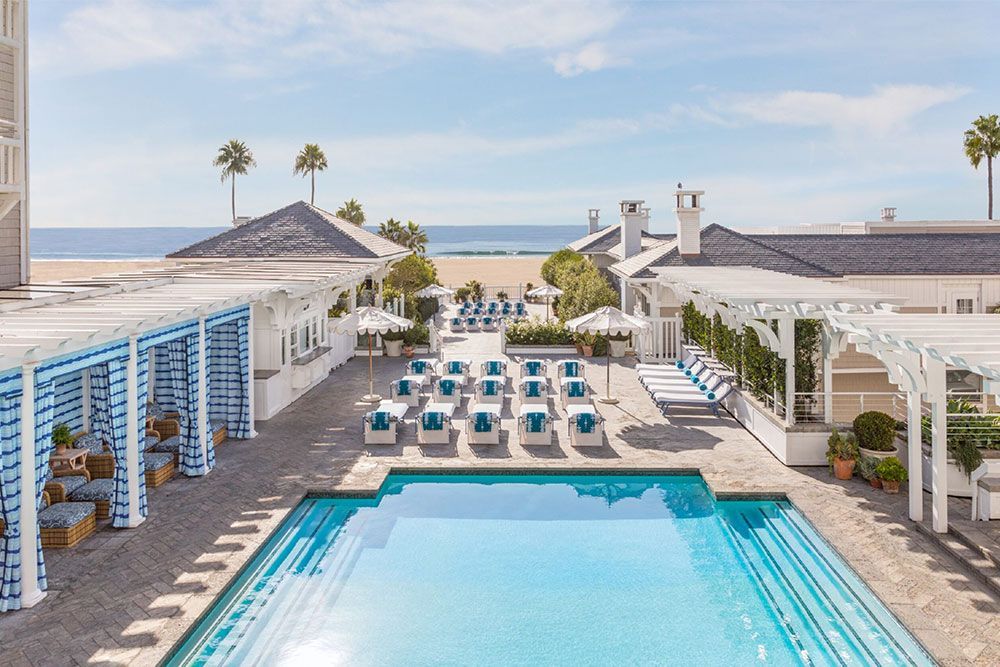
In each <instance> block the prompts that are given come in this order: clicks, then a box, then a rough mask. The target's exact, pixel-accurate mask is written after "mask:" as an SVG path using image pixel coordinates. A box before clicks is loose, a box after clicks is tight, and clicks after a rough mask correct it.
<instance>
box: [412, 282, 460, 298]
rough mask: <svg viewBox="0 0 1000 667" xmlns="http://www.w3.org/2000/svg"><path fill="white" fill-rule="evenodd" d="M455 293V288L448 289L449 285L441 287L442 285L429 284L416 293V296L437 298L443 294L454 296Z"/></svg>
mask: <svg viewBox="0 0 1000 667" xmlns="http://www.w3.org/2000/svg"><path fill="white" fill-rule="evenodd" d="M454 293H455V290H453V289H448V288H447V287H441V286H440V285H428V286H427V287H425V288H423V289H422V290H420V291H418V292H417V293H416V296H419V297H421V298H423V299H437V298H440V297H442V296H452V295H453V294H454Z"/></svg>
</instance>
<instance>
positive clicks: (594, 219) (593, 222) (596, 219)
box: [587, 208, 601, 234]
mask: <svg viewBox="0 0 1000 667" xmlns="http://www.w3.org/2000/svg"><path fill="white" fill-rule="evenodd" d="M587 217H588V220H589V221H590V231H589V232H588V233H590V234H593V233H594V232H596V231H597V230H598V229H599V228H600V226H601V209H599V208H592V209H590V211H589V213H588V216H587Z"/></svg>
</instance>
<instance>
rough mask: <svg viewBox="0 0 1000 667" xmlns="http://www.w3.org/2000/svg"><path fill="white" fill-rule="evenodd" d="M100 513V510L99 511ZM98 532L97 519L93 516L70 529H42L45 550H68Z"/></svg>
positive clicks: (90, 515) (88, 516)
mask: <svg viewBox="0 0 1000 667" xmlns="http://www.w3.org/2000/svg"><path fill="white" fill-rule="evenodd" d="M98 511H99V510H98ZM95 530H97V519H96V518H95V517H94V515H93V514H89V515H87V518H86V519H84V520H83V521H81V522H80V523H78V524H76V525H75V526H70V527H69V528H40V529H39V532H40V533H41V535H42V548H43V549H66V548H68V547H72V546H75V545H76V544H77V543H78V542H79V541H80V540H82V539H83V538H85V537H87V536H88V535H90V534H91V533H93V532H94V531H95Z"/></svg>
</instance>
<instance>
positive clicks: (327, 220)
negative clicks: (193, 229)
mask: <svg viewBox="0 0 1000 667" xmlns="http://www.w3.org/2000/svg"><path fill="white" fill-rule="evenodd" d="M408 252H409V250H407V249H406V248H404V247H403V246H401V245H398V244H396V243H393V242H392V241H389V240H388V239H384V238H382V237H381V236H378V235H377V234H372V233H371V232H369V231H368V230H366V229H362V228H361V227H358V226H357V225H354V224H352V223H350V222H348V221H346V220H342V219H341V218H338V217H337V216H335V215H334V214H332V213H330V212H328V211H324V210H323V209H321V208H317V207H315V206H312V205H310V204H307V203H305V202H304V201H297V202H295V203H294V204H290V205H288V206H286V207H284V208H281V209H278V210H277V211H274V212H273V213H268V214H267V215H263V216H261V217H259V218H254V219H253V220H251V221H250V222H247V223H244V224H242V225H240V226H239V227H234V228H233V229H228V230H226V231H224V232H222V233H221V234H216V235H215V236H212V237H209V238H207V239H205V240H204V241H199V242H198V243H195V244H192V245H190V246H188V247H186V248H181V249H180V250H177V251H175V252H173V253H171V254H169V255H167V257H170V258H183V257H249V258H262V257H336V258H341V259H347V258H351V259H382V258H386V257H393V256H396V255H400V254H405V253H408Z"/></svg>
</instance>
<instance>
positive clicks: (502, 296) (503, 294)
mask: <svg viewBox="0 0 1000 667" xmlns="http://www.w3.org/2000/svg"><path fill="white" fill-rule="evenodd" d="M497 299H499V300H500V301H506V300H507V292H504V291H503V290H501V291H499V292H497Z"/></svg>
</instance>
